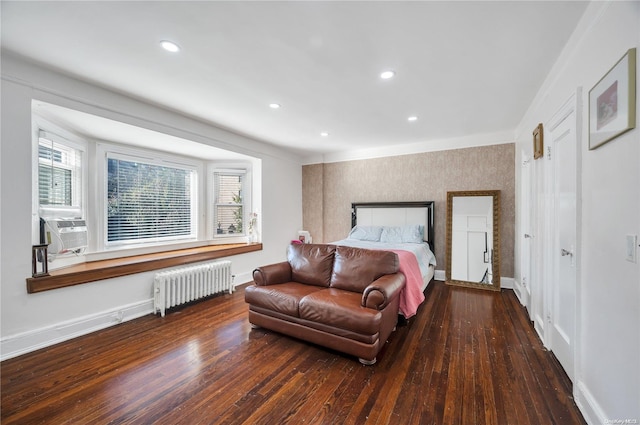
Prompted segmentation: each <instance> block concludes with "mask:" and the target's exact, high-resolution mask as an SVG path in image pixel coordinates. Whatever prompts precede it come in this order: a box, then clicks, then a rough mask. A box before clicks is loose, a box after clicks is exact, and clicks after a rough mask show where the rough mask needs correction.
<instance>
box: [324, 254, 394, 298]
mask: <svg viewBox="0 0 640 425" xmlns="http://www.w3.org/2000/svg"><path fill="white" fill-rule="evenodd" d="M399 267H400V262H399V260H398V254H396V253H395V252H391V251H379V250H373V249H362V248H352V247H348V246H338V247H336V253H335V260H334V262H333V273H332V276H331V287H332V288H338V289H344V290H345V291H353V292H358V293H360V294H362V292H363V291H364V289H365V288H366V287H367V286H368V285H369V284H370V283H371V282H373V281H374V280H376V279H378V278H379V277H380V276H382V275H385V274H393V273H397V272H398V269H399Z"/></svg>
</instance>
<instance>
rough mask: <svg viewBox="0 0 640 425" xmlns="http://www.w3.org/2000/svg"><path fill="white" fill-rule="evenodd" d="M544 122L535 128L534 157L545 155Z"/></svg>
mask: <svg viewBox="0 0 640 425" xmlns="http://www.w3.org/2000/svg"><path fill="white" fill-rule="evenodd" d="M542 133H543V132H542V123H540V124H538V126H537V127H536V128H535V130H533V159H538V158H541V157H542V155H544V139H543V137H542Z"/></svg>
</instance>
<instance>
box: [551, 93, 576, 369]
mask: <svg viewBox="0 0 640 425" xmlns="http://www.w3.org/2000/svg"><path fill="white" fill-rule="evenodd" d="M550 124H551V126H550V129H549V135H550V136H551V137H550V139H551V140H550V142H551V163H552V167H551V169H552V171H551V172H552V174H553V178H552V182H553V186H552V187H553V193H552V196H553V210H554V220H553V225H552V226H553V231H552V235H553V238H554V240H553V241H552V246H553V248H552V256H551V258H552V270H553V279H552V282H551V283H552V285H551V287H550V288H549V289H550V294H549V295H550V296H551V299H550V303H551V305H550V307H551V311H550V313H551V314H550V317H549V318H548V319H549V322H550V323H549V324H550V325H551V329H550V331H551V332H550V334H549V335H548V337H549V340H548V341H547V343H548V345H549V347H550V348H551V350H552V351H553V352H554V354H555V356H556V357H557V358H558V360H559V361H560V363H561V364H562V366H563V367H564V369H565V371H566V372H567V375H568V376H569V378H570V379H571V380H573V375H574V373H573V371H574V357H575V356H574V351H575V328H576V275H577V271H576V256H577V254H578V253H577V250H576V247H577V243H576V240H577V202H576V199H577V197H576V194H577V168H576V167H577V153H578V138H577V136H576V129H577V126H576V112H575V100H574V99H573V98H572V100H571V101H569V102H568V103H567V104H566V105H565V107H563V109H561V110H560V111H559V113H558V114H557V115H556V119H555V120H552V121H551V123H550Z"/></svg>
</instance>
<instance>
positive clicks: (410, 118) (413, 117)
mask: <svg viewBox="0 0 640 425" xmlns="http://www.w3.org/2000/svg"><path fill="white" fill-rule="evenodd" d="M417 120H418V117H416V116H415V115H411V116H410V117H409V118H407V121H412V122H413V121H417Z"/></svg>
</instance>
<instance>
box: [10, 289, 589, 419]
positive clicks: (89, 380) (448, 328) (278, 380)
mask: <svg viewBox="0 0 640 425" xmlns="http://www.w3.org/2000/svg"><path fill="white" fill-rule="evenodd" d="M247 310H248V308H247V306H246V305H245V303H244V289H243V288H240V289H239V290H238V291H237V292H236V293H234V294H233V295H222V296H217V297H214V298H211V299H208V300H205V301H201V302H197V303H194V304H191V305H187V306H184V307H182V308H180V309H176V310H170V311H169V313H168V314H167V316H166V317H164V318H161V317H159V316H152V315H149V316H145V317H143V318H140V319H137V320H134V321H131V322H127V323H124V324H121V325H118V326H115V327H112V328H109V329H105V330H103V331H99V332H95V333H93V334H90V335H87V336H84V337H80V338H77V339H74V340H72V341H68V342H64V343H61V344H58V345H56V346H54V347H50V348H47V349H43V350H40V351H38V352H34V353H30V354H26V355H23V356H20V357H18V358H14V359H10V360H6V361H4V362H2V364H1V365H0V367H1V374H2V388H1V391H2V405H1V410H2V414H1V417H0V419H1V422H2V424H6V425H8V424H36V423H48V424H88V423H91V424H107V423H108V424H124V423H127V424H129V423H133V424H200V423H202V424H242V423H246V424H284V423H290V424H300V423H311V424H342V423H345V424H363V423H367V424H369V423H370V424H421V425H424V424H438V425H440V424H465V425H466V424H518V425H521V424H563V425H566V424H582V423H584V420H583V418H582V416H581V414H580V412H579V411H578V409H577V407H576V405H575V403H574V402H573V398H572V397H571V382H570V381H569V380H568V379H567V377H566V375H565V374H564V372H563V370H562V368H561V366H560V365H559V364H558V362H557V361H556V359H555V358H554V356H553V355H552V354H551V353H550V352H548V351H546V350H545V349H544V348H543V346H542V344H541V343H540V341H539V340H538V338H537V336H536V335H535V332H534V331H533V329H532V327H531V325H530V323H529V321H528V318H527V315H526V312H525V310H524V309H523V308H522V307H521V306H520V304H519V303H518V301H517V299H516V297H515V295H514V294H513V292H512V291H510V290H503V291H502V292H491V291H479V290H474V289H466V288H459V287H450V286H446V285H444V284H443V283H442V282H437V281H435V282H432V283H431V284H430V286H429V288H428V289H427V299H426V301H425V303H424V304H423V305H422V306H421V307H420V310H419V312H418V314H417V316H416V317H414V318H412V319H411V320H410V321H409V324H408V325H407V326H402V327H398V329H397V331H396V332H394V333H393V334H392V336H391V338H390V339H389V341H388V344H387V345H386V346H385V348H384V349H383V351H382V353H381V355H380V356H379V357H378V363H377V364H376V365H374V366H362V365H361V364H360V363H359V362H358V360H357V359H355V358H352V357H349V356H345V355H342V354H339V353H336V352H333V351H330V350H326V349H324V348H321V347H317V346H313V345H310V344H307V343H305V342H301V341H297V340H294V339H291V338H288V337H286V336H282V335H279V334H276V333H273V332H270V331H266V330H251V328H250V326H249V323H248V321H247Z"/></svg>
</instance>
